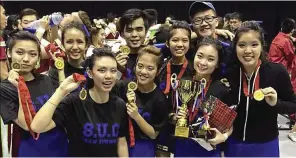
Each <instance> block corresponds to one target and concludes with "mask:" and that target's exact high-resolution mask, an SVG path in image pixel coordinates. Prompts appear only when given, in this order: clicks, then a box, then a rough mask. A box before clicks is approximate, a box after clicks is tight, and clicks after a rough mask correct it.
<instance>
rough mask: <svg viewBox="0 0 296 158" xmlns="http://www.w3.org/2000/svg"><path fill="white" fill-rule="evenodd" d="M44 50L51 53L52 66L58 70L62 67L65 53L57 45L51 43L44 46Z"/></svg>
mask: <svg viewBox="0 0 296 158" xmlns="http://www.w3.org/2000/svg"><path fill="white" fill-rule="evenodd" d="M45 50H46V52H48V53H49V54H50V55H51V58H52V59H53V60H54V66H55V67H56V68H57V69H58V70H62V69H64V66H65V64H64V59H63V58H64V57H65V53H64V52H63V51H62V50H61V49H60V48H59V47H57V46H56V45H55V44H52V43H51V44H49V45H48V46H46V47H45Z"/></svg>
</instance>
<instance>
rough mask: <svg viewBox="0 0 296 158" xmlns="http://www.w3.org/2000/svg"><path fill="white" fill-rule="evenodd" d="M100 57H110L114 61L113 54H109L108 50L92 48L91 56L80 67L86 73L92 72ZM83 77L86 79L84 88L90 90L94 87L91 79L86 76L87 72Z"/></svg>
mask: <svg viewBox="0 0 296 158" xmlns="http://www.w3.org/2000/svg"><path fill="white" fill-rule="evenodd" d="M101 57H110V58H112V59H114V60H115V61H116V59H115V56H114V55H113V53H112V52H111V50H110V49H108V48H94V49H93V54H92V55H91V56H90V57H88V58H86V60H85V61H83V62H82V63H81V66H82V67H84V68H85V69H86V71H88V70H92V69H93V67H94V65H95V62H96V60H97V59H98V58H101ZM84 75H85V77H86V79H87V82H86V88H87V89H90V88H92V87H93V86H94V81H93V79H91V78H89V76H88V75H87V72H85V74H84Z"/></svg>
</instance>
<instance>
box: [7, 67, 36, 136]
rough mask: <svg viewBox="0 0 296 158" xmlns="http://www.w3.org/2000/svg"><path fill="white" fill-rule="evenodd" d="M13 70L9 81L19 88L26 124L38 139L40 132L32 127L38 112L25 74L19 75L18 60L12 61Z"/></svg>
mask: <svg viewBox="0 0 296 158" xmlns="http://www.w3.org/2000/svg"><path fill="white" fill-rule="evenodd" d="M11 67H12V70H10V71H9V77H8V81H9V82H11V83H12V84H13V85H14V86H15V87H17V89H18V98H19V103H20V106H21V107H22V109H23V110H22V111H23V113H24V117H25V122H26V125H27V127H28V129H29V131H30V133H31V135H32V137H33V138H34V139H35V140H37V139H38V138H39V134H36V133H34V132H33V131H32V129H31V123H32V119H33V118H34V117H35V115H36V112H35V110H34V107H33V104H32V100H31V95H30V92H29V89H28V87H27V85H26V82H25V79H24V77H23V76H20V75H19V72H20V70H21V65H20V64H19V63H17V62H12V63H11Z"/></svg>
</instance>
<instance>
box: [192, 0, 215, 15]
mask: <svg viewBox="0 0 296 158" xmlns="http://www.w3.org/2000/svg"><path fill="white" fill-rule="evenodd" d="M204 8H209V9H212V10H214V11H215V12H216V9H215V7H214V6H213V4H212V3H210V2H200V1H196V2H193V3H192V4H191V6H190V8H189V19H191V18H192V16H194V14H196V13H197V12H198V11H200V10H201V9H204Z"/></svg>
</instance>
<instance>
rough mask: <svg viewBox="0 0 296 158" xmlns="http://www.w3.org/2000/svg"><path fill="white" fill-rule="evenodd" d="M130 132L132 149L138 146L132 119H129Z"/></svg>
mask: <svg viewBox="0 0 296 158" xmlns="http://www.w3.org/2000/svg"><path fill="white" fill-rule="evenodd" d="M128 130H129V135H130V147H134V146H135V144H136V141H135V131H134V127H133V122H132V119H131V118H130V117H129V118H128Z"/></svg>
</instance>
